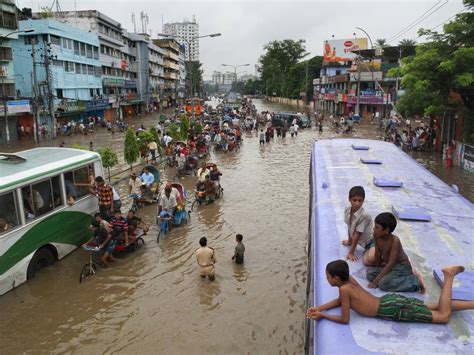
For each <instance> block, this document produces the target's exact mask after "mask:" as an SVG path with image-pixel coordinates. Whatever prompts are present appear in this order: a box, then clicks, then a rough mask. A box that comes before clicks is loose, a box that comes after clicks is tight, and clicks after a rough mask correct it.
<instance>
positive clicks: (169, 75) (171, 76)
mask: <svg viewBox="0 0 474 355" xmlns="http://www.w3.org/2000/svg"><path fill="white" fill-rule="evenodd" d="M164 74H165V75H164V77H165V79H168V80H177V79H178V74H177V73H170V72H166V73H164Z"/></svg>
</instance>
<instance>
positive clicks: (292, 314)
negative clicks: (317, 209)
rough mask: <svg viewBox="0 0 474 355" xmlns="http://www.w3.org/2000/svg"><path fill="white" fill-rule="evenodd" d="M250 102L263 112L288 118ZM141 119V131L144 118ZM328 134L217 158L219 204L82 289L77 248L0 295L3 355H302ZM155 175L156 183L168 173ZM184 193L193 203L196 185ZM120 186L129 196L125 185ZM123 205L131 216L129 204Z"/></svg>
mask: <svg viewBox="0 0 474 355" xmlns="http://www.w3.org/2000/svg"><path fill="white" fill-rule="evenodd" d="M255 103H256V105H257V109H258V111H262V110H264V109H265V110H266V109H268V110H270V111H275V112H276V111H279V110H290V108H288V107H282V106H278V105H274V104H266V103H263V102H261V101H259V100H256V102H255ZM292 111H294V109H293V110H292ZM142 121H143V122H144V123H145V125H147V122H149V121H150V119H148V120H147V119H144V120H142ZM372 131H373V132H374V133H370V132H372ZM377 134H379V132H378V131H377V129H376V128H375V127H373V126H360V127H358V128H357V130H356V131H355V132H354V134H353V135H352V137H367V136H371V137H374V138H375V137H376V136H377ZM335 136H340V135H336V134H335V132H334V131H333V129H332V128H330V127H328V124H326V126H325V127H324V133H323V135H319V134H318V133H317V132H316V131H315V130H311V129H305V130H300V131H299V133H298V136H297V137H295V138H291V137H289V136H287V138H286V139H284V140H280V139H277V138H275V140H274V141H273V142H271V143H270V144H268V145H265V146H259V145H258V139H257V138H256V137H255V135H254V134H244V136H243V138H244V143H243V146H242V149H241V150H240V151H238V152H235V153H228V154H223V153H216V154H213V155H212V157H211V161H213V162H215V163H216V164H217V165H218V166H219V168H220V170H221V172H222V173H223V176H222V177H221V184H222V186H223V188H224V195H223V198H221V199H220V200H218V201H217V202H215V203H214V204H211V205H208V206H205V205H203V206H201V207H195V209H194V211H193V213H192V214H191V222H190V224H189V225H185V226H180V227H177V228H175V229H173V230H172V231H171V233H170V235H169V236H168V238H167V239H165V240H160V242H159V243H157V242H156V235H157V230H156V226H153V228H152V230H151V231H150V232H149V234H148V235H147V236H146V237H145V241H146V244H145V246H144V247H142V248H141V249H139V250H138V251H137V252H135V253H130V254H124V255H122V256H121V257H120V258H119V260H118V261H117V262H116V263H115V264H114V265H113V266H112V267H110V268H108V269H103V268H101V269H99V272H98V273H97V274H96V275H94V276H93V277H92V278H90V279H88V280H87V281H86V282H85V283H82V284H80V283H79V273H80V271H81V268H82V266H83V265H84V263H85V262H86V261H87V258H88V255H87V253H85V252H84V251H82V250H78V251H76V252H74V253H72V254H71V255H69V256H68V257H66V258H65V259H64V260H62V261H60V262H58V263H56V264H55V265H54V266H52V267H49V268H46V269H44V270H42V271H41V272H40V273H39V274H38V275H37V276H36V278H35V279H33V280H31V281H29V282H27V283H25V284H23V285H22V286H20V287H18V288H16V289H14V290H12V291H10V292H9V293H7V294H5V295H3V296H1V297H0V309H1V310H2V311H1V319H0V343H1V344H2V353H4V354H12V353H78V354H82V353H92V354H95V353H124V354H131V353H136V354H151V353H153V354H158V353H160V354H197V353H212V354H243V353H251V354H278V353H283V354H285V353H288V354H300V353H302V352H303V345H304V313H305V298H306V269H307V264H306V259H307V255H306V246H307V237H308V235H307V233H308V203H309V201H308V199H309V187H308V176H309V162H310V152H311V146H312V143H313V142H314V140H315V139H319V138H331V137H335ZM91 137H92V138H91ZM109 137H110V135H108V134H107V132H105V130H101V131H100V132H99V133H97V134H95V135H94V136H87V137H73V138H72V139H70V138H68V141H67V143H68V145H67V146H70V144H71V142H75V143H80V144H82V145H85V146H87V145H88V143H89V141H90V140H92V139H93V141H94V145H95V147H96V148H98V147H100V146H105V145H110V146H113V147H116V148H117V149H116V151H117V153H119V155H123V149H122V148H121V146H120V142H121V141H122V140H123V138H124V134H122V133H120V134H119V133H116V134H115V135H114V136H113V141H112V142H110V141H107V139H108V138H109ZM14 148H15V147H13V148H12V149H14ZM16 148H17V149H14V150H18V146H17V147H16ZM20 149H21V148H20ZM431 156H432V155H427V154H418V155H417V156H415V159H417V160H418V161H420V162H421V163H422V164H424V165H426V166H427V167H428V168H429V169H430V170H432V171H434V173H435V174H437V175H438V176H440V177H441V178H442V179H443V180H445V181H446V182H448V183H449V184H451V183H454V184H456V185H458V186H459V188H460V191H461V193H463V194H464V195H465V196H466V197H467V198H469V199H470V200H471V201H473V200H474V192H473V190H474V189H473V188H472V187H473V186H474V178H473V177H472V174H467V173H464V172H462V171H461V169H457V168H452V169H449V170H446V169H444V168H443V167H442V164H441V163H440V162H439V160H437V159H434V158H431ZM122 160H123V159H122ZM122 167H123V166H122ZM161 172H162V174H163V175H164V178H162V180H163V179H167V178H168V177H170V178H173V177H174V174H175V171H174V169H165V170H163V169H161ZM181 183H183V184H184V186H185V187H186V189H187V191H188V195H189V197H190V200H191V202H192V200H193V197H192V196H191V195H192V193H191V191H192V190H193V188H194V184H195V178H194V177H186V178H184V179H183V180H181ZM118 187H119V191H120V193H121V195H122V197H123V196H125V195H126V192H127V186H126V181H122V182H120V183H119V185H118ZM123 201H124V202H126V203H125V204H126V207H128V206H129V204H130V201H127V199H126V198H124V197H123ZM155 210H156V206H155V205H153V206H147V207H144V208H143V209H141V210H140V212H139V215H140V216H141V217H142V218H144V219H145V220H146V221H147V222H149V223H152V224H154V219H155ZM236 233H241V234H243V236H244V240H243V242H244V244H245V246H246V255H245V264H244V265H243V266H240V265H235V264H234V263H233V262H232V261H231V256H232V255H233V251H234V246H235V234H236ZM202 236H206V237H207V238H208V240H209V246H211V247H213V248H215V249H216V254H217V261H218V262H217V265H216V281H215V282H214V283H211V282H209V281H208V280H201V278H200V277H199V275H198V273H197V270H196V260H195V257H194V254H193V252H194V251H195V250H196V249H197V248H198V246H199V245H198V240H199V238H201V237H202Z"/></svg>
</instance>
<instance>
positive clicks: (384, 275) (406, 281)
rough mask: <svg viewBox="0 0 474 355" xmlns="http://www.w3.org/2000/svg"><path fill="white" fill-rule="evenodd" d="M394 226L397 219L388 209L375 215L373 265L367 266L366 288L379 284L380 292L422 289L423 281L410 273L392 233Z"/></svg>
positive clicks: (400, 244) (375, 286) (402, 252)
mask: <svg viewBox="0 0 474 355" xmlns="http://www.w3.org/2000/svg"><path fill="white" fill-rule="evenodd" d="M396 226H397V219H396V218H395V216H394V215H393V214H392V213H390V212H384V213H380V214H379V215H378V216H377V217H375V226H374V239H375V266H374V267H368V268H367V280H368V281H370V283H369V288H377V287H378V288H380V289H381V290H382V291H392V292H393V291H395V292H413V291H421V292H424V290H425V287H424V284H423V282H422V280H421V278H420V277H419V276H418V275H415V274H414V273H413V268H412V265H411V263H410V260H409V259H408V256H407V254H406V253H405V251H404V250H403V247H402V243H401V242H400V239H399V238H398V237H397V236H396V235H393V234H392V232H393V231H394V230H395V227H396Z"/></svg>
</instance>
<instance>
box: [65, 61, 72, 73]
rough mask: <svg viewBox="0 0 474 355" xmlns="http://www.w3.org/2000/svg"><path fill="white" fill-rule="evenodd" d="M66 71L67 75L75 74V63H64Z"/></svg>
mask: <svg viewBox="0 0 474 355" xmlns="http://www.w3.org/2000/svg"><path fill="white" fill-rule="evenodd" d="M64 70H65V71H66V72H67V73H74V63H72V62H64Z"/></svg>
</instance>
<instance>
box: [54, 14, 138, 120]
mask: <svg viewBox="0 0 474 355" xmlns="http://www.w3.org/2000/svg"><path fill="white" fill-rule="evenodd" d="M56 18H57V19H58V20H59V21H61V22H67V23H69V24H71V25H72V26H76V27H79V28H82V29H84V30H87V31H89V32H93V33H97V34H98V36H99V43H100V62H101V65H102V86H103V94H104V96H103V97H104V98H106V99H108V100H109V102H110V104H111V106H112V107H111V108H110V109H109V110H106V111H105V117H106V118H107V119H111V120H113V119H116V118H123V117H127V116H133V115H135V114H137V113H140V112H141V103H142V102H141V101H140V99H139V98H137V90H138V89H137V87H136V86H137V73H136V72H135V71H134V69H133V68H134V66H132V65H131V64H132V62H134V61H135V60H136V58H135V56H134V55H133V53H134V49H133V42H131V41H130V40H129V38H128V37H127V36H128V35H127V34H125V38H124V33H125V31H124V29H123V28H122V25H121V24H120V23H119V22H118V21H115V20H114V19H111V18H110V17H108V16H106V15H104V14H103V13H101V12H99V11H96V10H83V11H61V12H59V13H56Z"/></svg>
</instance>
